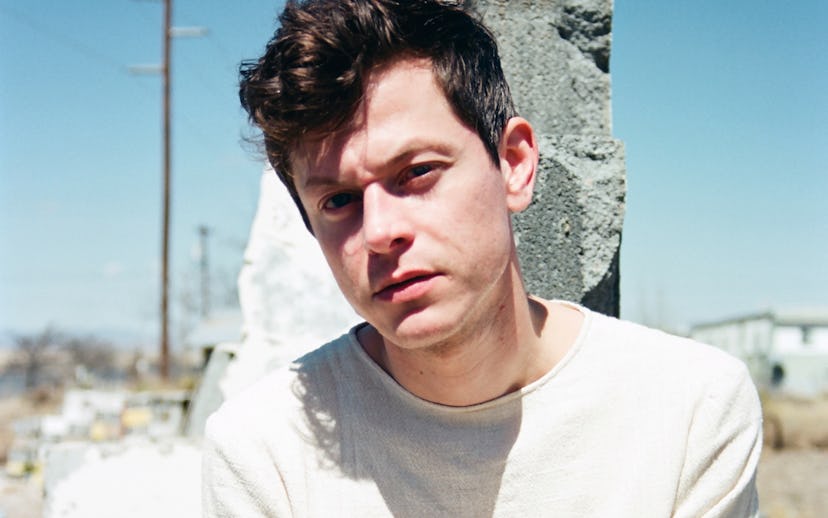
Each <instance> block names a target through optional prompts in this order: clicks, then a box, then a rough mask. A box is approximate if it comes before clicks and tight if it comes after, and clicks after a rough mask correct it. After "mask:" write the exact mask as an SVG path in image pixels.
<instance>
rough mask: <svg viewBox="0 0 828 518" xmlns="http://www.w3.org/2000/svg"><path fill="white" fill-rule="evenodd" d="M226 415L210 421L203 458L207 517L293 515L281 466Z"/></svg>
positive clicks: (204, 508)
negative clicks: (279, 468)
mask: <svg viewBox="0 0 828 518" xmlns="http://www.w3.org/2000/svg"><path fill="white" fill-rule="evenodd" d="M240 428H241V427H238V426H234V423H233V422H231V420H230V419H227V418H226V416H221V415H217V414H214V415H213V416H211V417H210V419H209V420H208V421H207V426H206V429H205V438H204V445H203V457H202V493H201V500H202V502H201V503H202V510H203V516H204V517H205V518H219V517H221V518H230V517H240V518H241V517H245V518H247V517H259V516H267V517H280V518H281V517H289V516H292V513H291V510H290V505H289V501H288V498H287V494H286V491H285V488H284V484H283V483H282V480H281V477H280V476H279V471H278V467H277V466H276V465H275V463H274V462H273V459H271V457H270V455H268V454H267V451H266V449H265V448H261V447H258V446H257V445H256V441H255V440H253V439H251V438H250V437H249V436H248V434H245V433H244V432H243V431H242V430H241V429H240Z"/></svg>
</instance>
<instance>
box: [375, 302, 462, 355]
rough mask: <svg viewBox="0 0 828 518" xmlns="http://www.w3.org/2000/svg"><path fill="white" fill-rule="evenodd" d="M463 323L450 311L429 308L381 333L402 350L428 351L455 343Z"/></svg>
mask: <svg viewBox="0 0 828 518" xmlns="http://www.w3.org/2000/svg"><path fill="white" fill-rule="evenodd" d="M461 322H462V319H461V318H460V317H459V316H456V315H454V314H453V313H452V312H450V311H446V310H438V309H437V308H434V307H429V308H426V309H424V310H421V311H417V312H414V313H410V314H408V315H406V316H405V317H404V318H403V319H402V320H400V321H398V322H395V323H393V324H392V325H389V326H388V327H386V328H385V329H380V331H381V334H382V335H383V336H384V337H385V338H386V339H388V340H390V341H391V342H392V343H393V344H394V345H395V346H396V347H399V348H400V349H409V350H414V349H427V348H430V347H433V346H437V345H440V344H444V343H447V342H451V341H453V340H452V339H453V338H455V337H456V335H457V334H458V332H459V330H460V328H461V325H462V324H461ZM375 327H376V326H375Z"/></svg>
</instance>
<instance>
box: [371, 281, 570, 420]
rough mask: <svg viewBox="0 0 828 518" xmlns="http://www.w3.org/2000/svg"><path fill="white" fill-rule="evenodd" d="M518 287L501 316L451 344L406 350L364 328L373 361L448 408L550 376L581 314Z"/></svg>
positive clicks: (493, 396) (419, 393)
mask: <svg viewBox="0 0 828 518" xmlns="http://www.w3.org/2000/svg"><path fill="white" fill-rule="evenodd" d="M519 286H520V290H519V293H518V294H516V295H515V296H512V297H511V298H510V299H509V300H503V301H502V304H500V305H499V306H498V307H499V311H498V312H497V315H496V316H494V317H490V318H487V319H485V320H481V321H478V322H477V323H476V325H475V326H473V327H474V329H472V330H470V331H473V332H469V333H463V334H462V335H461V336H460V337H458V338H455V339H453V340H451V341H447V342H442V343H437V344H433V345H431V346H429V347H425V348H418V349H405V348H401V347H397V346H395V345H394V344H392V343H389V342H388V341H387V340H385V339H383V338H382V337H381V336H379V334H378V333H377V332H376V331H375V330H374V329H373V328H372V327H366V328H363V329H364V331H365V333H366V334H365V336H362V335H361V336H360V341H361V342H362V343H363V344H364V347H365V349H366V351H367V352H368V354H369V355H370V356H371V357H372V359H373V360H374V361H376V362H377V363H378V364H379V365H380V366H381V367H382V368H383V369H384V370H385V371H386V372H388V373H389V374H390V375H391V376H392V377H393V378H394V379H395V380H396V381H397V382H398V383H399V384H400V385H402V386H403V387H404V388H405V389H406V390H408V391H409V392H411V393H413V394H414V395H416V396H418V397H420V398H422V399H425V400H428V401H431V402H434V403H438V404H442V405H448V406H470V405H475V404H479V403H483V402H486V401H490V400H492V399H496V398H498V397H501V396H503V395H505V394H508V393H510V392H513V391H516V390H519V389H521V388H523V387H525V386H526V385H528V384H530V383H532V382H533V381H535V380H537V379H538V378H540V377H541V376H543V375H544V374H546V373H547V372H549V371H550V370H551V369H552V368H553V367H554V366H555V364H557V362H558V361H560V359H561V358H562V357H563V356H564V354H566V351H568V350H569V347H570V346H571V344H572V343H573V342H574V340H575V337H576V336H577V334H578V330H579V329H580V323H581V320H582V315H581V313H580V312H578V311H577V310H575V309H573V308H569V307H567V306H562V305H557V304H551V303H548V302H546V301H543V300H541V299H537V298H533V297H529V296H527V295H526V294H525V293H524V291H523V287H522V284H520V283H519ZM371 335H373V336H371ZM370 343H373V344H375V346H374V347H371V346H369V344H370Z"/></svg>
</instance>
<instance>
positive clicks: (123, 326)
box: [0, 0, 828, 341]
mask: <svg viewBox="0 0 828 518" xmlns="http://www.w3.org/2000/svg"><path fill="white" fill-rule="evenodd" d="M278 4H279V3H278V2H274V1H272V0H269V1H265V0H249V1H245V2H238V3H234V4H233V5H232V7H229V5H230V4H228V3H226V2H221V1H218V0H201V1H196V0H177V1H176V3H175V11H174V24H175V25H176V26H203V27H206V28H207V29H208V30H209V31H210V32H209V34H208V35H207V36H206V37H202V38H192V39H184V38H182V39H177V40H175V42H174V57H173V69H172V70H173V214H172V216H173V229H172V238H173V241H172V253H173V263H172V274H173V278H174V294H173V298H174V301H173V304H174V305H175V304H177V302H176V301H177V299H178V296H179V294H180V293H181V292H182V291H186V290H190V291H192V290H193V289H194V287H195V279H196V277H197V275H198V270H197V260H196V257H197V254H195V253H194V250H195V247H196V246H197V243H198V235H197V227H198V226H199V225H207V226H209V227H210V228H211V229H212V230H213V237H212V240H211V243H210V260H211V265H212V267H213V273H214V277H215V278H216V283H217V285H215V286H214V292H217V293H221V292H226V291H228V290H227V286H228V285H232V284H233V283H234V282H235V274H236V272H237V270H238V268H239V266H240V264H241V253H242V250H243V247H244V243H245V242H246V239H247V233H248V230H249V226H250V222H251V220H252V217H253V214H254V211H255V205H256V200H257V196H258V180H259V174H260V171H261V164H260V162H259V161H258V158H257V157H256V156H255V154H254V153H252V152H251V150H250V149H249V148H247V147H245V146H244V145H242V144H241V138H242V136H243V135H244V134H245V133H246V128H247V126H246V121H245V117H244V114H243V112H242V111H241V109H240V108H239V107H238V102H237V98H236V91H235V85H236V70H237V65H238V62H239V61H240V60H241V59H249V58H255V57H257V56H258V55H259V53H260V51H261V50H262V49H263V47H264V44H265V42H266V41H267V39H268V38H269V37H270V35H271V33H272V30H273V28H274V18H275V15H276V13H277V11H278V8H279V5H278ZM161 16H162V10H161V3H160V2H152V1H136V0H110V1H107V2H102V1H93V0H76V1H74V2H47V1H46V0H30V1H27V2H18V1H14V0H0V46H1V47H2V48H3V49H4V51H3V52H2V53H0V331H13V332H31V331H34V330H38V329H40V328H42V327H44V326H45V325H47V324H53V325H56V326H58V327H60V328H63V329H67V330H70V331H73V332H99V333H108V334H115V333H120V334H123V335H127V334H129V335H130V336H136V337H141V338H140V339H142V340H145V341H152V340H154V337H155V336H157V328H158V324H157V305H158V292H159V291H158V290H159V286H158V284H159V281H158V271H159V262H160V259H159V257H160V240H161V239H160V227H161V223H160V214H161V210H160V203H161V118H160V115H161V81H160V77H159V76H135V75H130V74H129V73H128V71H127V67H128V66H129V65H136V64H151V63H158V62H159V61H160V57H161ZM826 19H828V4H827V3H826V2H824V1H821V0H804V1H801V2H793V3H790V4H789V5H786V6H785V8H784V9H782V8H781V6H780V4H778V3H772V2H756V1H752V2H747V1H742V0H739V1H731V2H714V1H710V0H706V1H697V2H669V3H668V2H642V1H637V2H632V1H623V0H619V1H617V2H616V3H615V19H614V27H613V32H614V34H613V52H612V59H611V72H612V82H613V114H614V115H613V116H614V134H615V136H616V137H617V138H619V139H621V140H623V141H624V142H625V144H626V149H627V172H628V194H627V202H628V205H627V217H626V221H625V231H624V238H623V245H622V256H621V275H622V315H623V316H625V317H627V318H631V319H634V320H638V321H645V322H649V323H654V324H660V325H665V326H672V327H675V328H683V327H686V326H687V325H689V324H691V323H693V322H699V321H703V320H706V319H711V318H720V317H725V316H730V315H734V314H739V313H743V312H750V311H756V310H761V309H765V308H768V307H791V306H814V305H828V269H826V267H825V265H826V264H828V239H827V238H828V208H826V207H828V203H826V196H828V171H827V170H826V165H825V164H826V163H828V95H826V94H825V92H828V58H827V57H826V53H825V52H824V50H825V48H828V41H826V39H828V38H826V36H825V35H824V30H823V27H822V26H821V25H822V22H824V21H825V20H826ZM174 338H175V337H174Z"/></svg>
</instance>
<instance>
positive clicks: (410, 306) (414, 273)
mask: <svg viewBox="0 0 828 518" xmlns="http://www.w3.org/2000/svg"><path fill="white" fill-rule="evenodd" d="M291 162H292V164H293V170H294V174H295V182H296V188H297V191H298V193H299V196H300V199H301V201H302V204H303V205H304V207H305V210H306V211H307V213H308V217H309V220H310V222H311V226H312V228H313V231H314V234H315V236H316V238H317V240H318V241H319V244H320V246H321V248H322V251H323V253H324V255H325V257H326V259H327V261H328V264H329V265H330V267H331V270H332V271H333V274H334V277H335V278H336V281H337V283H338V284H339V287H340V289H341V290H342V292H343V293H344V295H345V297H346V298H347V299H348V301H349V302H350V303H351V305H353V307H354V309H355V310H356V311H357V312H358V313H359V314H360V315H362V316H363V317H364V318H365V319H366V320H367V321H368V322H369V323H371V324H372V325H373V326H374V327H376V328H377V330H378V331H379V332H380V334H382V336H383V337H384V338H385V339H386V340H390V341H391V342H392V343H394V344H396V345H398V346H400V347H405V348H417V347H424V346H428V345H431V344H435V343H440V342H444V341H446V340H451V339H453V338H458V337H461V336H462V334H463V333H469V332H473V330H474V329H475V328H476V326H478V325H479V324H481V323H483V322H486V321H487V320H489V321H490V320H491V319H492V318H493V317H494V316H495V312H497V311H498V308H499V307H500V306H501V305H502V304H503V303H504V301H505V299H506V298H507V297H508V296H510V295H511V290H512V288H513V286H512V285H511V284H510V283H511V282H512V281H511V280H510V276H509V275H506V273H507V271H508V270H509V268H510V265H511V261H512V260H513V258H514V245H513V241H512V233H511V226H510V221H509V214H510V201H509V197H508V196H507V192H506V191H507V188H506V182H507V180H506V177H507V173H505V170H506V168H505V167H504V166H501V165H495V164H493V163H492V160H491V158H490V156H489V154H488V153H487V152H486V148H485V146H484V145H483V142H482V141H481V140H480V138H479V137H478V135H477V133H476V132H475V131H473V130H472V129H469V128H468V127H466V126H465V125H464V124H463V123H462V122H461V121H460V119H458V118H457V116H456V115H455V114H454V112H453V111H452V109H451V107H450V105H449V104H448V102H447V101H446V99H445V96H444V95H443V93H442V91H441V90H440V88H439V86H438V85H437V83H436V81H435V79H434V76H433V73H432V70H431V67H430V64H429V63H428V62H427V61H414V60H407V61H400V62H396V63H394V64H392V65H389V66H386V67H384V68H381V69H379V70H376V71H374V72H373V73H372V74H370V75H369V77H368V81H367V85H366V91H365V96H364V102H363V103H362V105H361V106H360V107H359V108H358V109H357V112H356V115H355V118H354V121H352V124H351V126H350V127H349V128H348V129H347V130H343V131H341V132H339V133H338V134H336V135H334V136H331V137H328V138H325V139H323V140H321V141H312V142H305V143H304V144H303V145H302V146H300V147H299V148H298V149H297V150H296V152H294V153H293V154H292V156H291ZM501 162H502V163H504V164H505V162H503V161H501ZM511 208H513V207H511Z"/></svg>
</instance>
